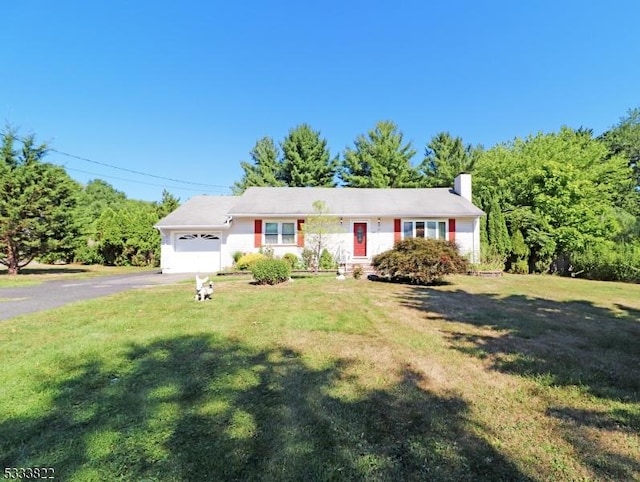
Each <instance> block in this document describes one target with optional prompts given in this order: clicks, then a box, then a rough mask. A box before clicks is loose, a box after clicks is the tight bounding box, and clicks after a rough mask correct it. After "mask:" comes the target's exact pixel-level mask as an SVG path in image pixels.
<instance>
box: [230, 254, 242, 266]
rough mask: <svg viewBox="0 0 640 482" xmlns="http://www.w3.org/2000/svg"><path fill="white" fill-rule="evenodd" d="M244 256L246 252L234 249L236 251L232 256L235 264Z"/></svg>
mask: <svg viewBox="0 0 640 482" xmlns="http://www.w3.org/2000/svg"><path fill="white" fill-rule="evenodd" d="M243 256H244V253H243V252H242V251H234V253H233V254H232V255H231V257H232V258H233V264H238V260H239V259H240V258H242V257H243Z"/></svg>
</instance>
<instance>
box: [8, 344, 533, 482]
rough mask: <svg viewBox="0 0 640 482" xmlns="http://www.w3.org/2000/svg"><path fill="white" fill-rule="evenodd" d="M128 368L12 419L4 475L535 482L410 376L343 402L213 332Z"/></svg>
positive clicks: (336, 375) (137, 359) (275, 354)
mask: <svg viewBox="0 0 640 482" xmlns="http://www.w3.org/2000/svg"><path fill="white" fill-rule="evenodd" d="M125 360H126V362H125V363H122V364H121V367H122V368H121V370H114V369H113V368H107V366H106V365H105V362H103V361H95V360H94V361H87V362H86V363H84V364H82V365H80V366H69V367H68V371H67V373H66V375H65V377H63V378H64V379H63V380H60V381H56V382H52V383H47V382H46V381H43V382H42V383H43V387H42V388H43V391H45V392H47V393H51V394H52V406H51V408H50V409H49V410H48V411H47V413H46V414H42V415H41V416H34V417H32V418H18V417H13V418H12V417H8V418H7V417H5V421H4V422H2V423H1V424H0V433H2V434H3V437H2V440H1V441H0V453H1V454H2V455H0V462H1V463H2V466H3V467H20V466H22V467H24V466H32V467H33V466H47V467H54V468H55V469H56V479H59V480H69V479H77V480H114V479H118V478H123V479H125V480H144V479H146V480H189V481H193V480H278V481H280V480H363V479H367V480H451V481H454V480H455V481H460V480H529V479H528V477H527V476H526V475H525V474H523V473H521V472H520V471H519V470H518V469H517V468H516V467H515V465H514V464H513V463H511V462H510V461H509V460H507V459H505V457H504V456H502V455H501V454H499V453H498V452H496V451H495V450H494V449H493V448H492V447H491V446H490V445H488V444H487V443H486V441H484V440H483V439H480V438H478V437H477V436H475V435H474V434H473V433H472V431H471V425H472V424H471V423H470V421H468V420H467V406H466V403H465V402H464V401H463V400H462V399H460V398H457V397H455V396H452V397H443V396H437V395H435V394H433V393H430V392H429V391H426V390H424V389H423V388H421V386H420V385H421V384H422V383H421V382H422V381H423V380H422V378H421V375H419V374H417V373H414V372H412V371H409V370H405V371H404V372H403V373H401V374H400V375H401V378H400V382H399V383H398V384H397V385H396V386H394V387H392V388H390V389H389V390H385V391H372V392H367V393H364V394H362V395H361V396H359V397H358V398H356V399H353V398H345V399H342V398H340V397H339V396H337V395H335V394H333V393H334V392H335V389H336V386H337V385H339V384H340V383H348V380H345V378H346V375H345V368H346V367H347V365H348V362H346V361H340V360H338V361H335V362H334V363H332V364H331V365H329V366H326V367H324V368H322V369H313V368H310V367H309V366H307V365H306V364H305V362H304V361H303V359H302V358H301V356H300V354H299V353H296V352H294V351H291V350H288V349H282V348H276V349H272V350H256V349H252V348H250V347H248V346H245V345H242V344H239V343H236V342H233V341H229V340H226V339H220V338H215V337H211V336H206V335H202V336H191V337H181V338H174V339H165V340H160V341H155V342H153V343H151V344H148V345H134V346H131V347H130V349H129V351H128V353H127V354H126V357H125Z"/></svg>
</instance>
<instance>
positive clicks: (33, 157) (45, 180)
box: [0, 130, 80, 274]
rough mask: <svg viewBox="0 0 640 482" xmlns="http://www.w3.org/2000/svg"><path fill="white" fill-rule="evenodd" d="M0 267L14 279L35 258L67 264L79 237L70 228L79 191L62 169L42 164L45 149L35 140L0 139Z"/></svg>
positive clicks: (8, 134) (9, 133) (5, 135)
mask: <svg viewBox="0 0 640 482" xmlns="http://www.w3.org/2000/svg"><path fill="white" fill-rule="evenodd" d="M0 137H1V139H2V147H1V148H0V264H3V265H5V266H7V269H8V273H9V274H18V272H19V271H20V269H21V268H23V267H24V266H26V265H27V264H29V263H30V262H31V261H32V260H33V259H34V258H35V257H36V256H43V255H47V254H50V255H53V256H60V257H61V258H67V257H68V256H69V253H70V252H72V250H73V240H74V238H75V237H76V235H77V232H76V225H75V224H74V222H73V208H74V206H75V203H76V200H77V195H78V192H79V191H80V186H79V185H78V184H77V183H76V182H74V181H73V180H72V179H71V178H70V177H69V176H68V175H67V173H66V172H65V171H64V169H63V168H61V167H60V166H55V165H53V164H49V163H45V162H42V158H43V157H44V155H45V154H46V152H47V147H46V145H44V144H42V145H39V146H38V145H36V144H35V139H34V137H33V136H29V137H27V138H26V139H24V140H22V149H21V151H20V152H17V151H16V150H15V149H14V144H15V142H16V141H17V140H18V138H17V136H16V135H15V133H14V132H12V131H10V130H8V131H5V132H3V133H2V134H1V135H0Z"/></svg>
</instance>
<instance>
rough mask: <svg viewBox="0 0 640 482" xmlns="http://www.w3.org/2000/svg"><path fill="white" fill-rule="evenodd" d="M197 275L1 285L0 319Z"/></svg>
mask: <svg viewBox="0 0 640 482" xmlns="http://www.w3.org/2000/svg"><path fill="white" fill-rule="evenodd" d="M194 276H195V275H193V274H160V273H144V274H140V273H136V274H122V275H114V276H100V277H96V278H89V279H69V280H60V279H59V280H53V281H45V282H44V283H41V284H38V285H33V286H21V287H16V288H0V320H6V319H8V318H13V317H14V316H18V315H24V314H27V313H34V312H36V311H43V310H49V309H51V308H56V307H58V306H63V305H66V304H68V303H73V302H75V301H82V300H88V299H92V298H99V297H100V296H107V295H112V294H114V293H120V292H121V291H126V290H130V289H135V288H148V287H152V286H157V285H167V284H174V283H178V282H180V281H183V280H187V279H195V278H194ZM194 287H195V281H194Z"/></svg>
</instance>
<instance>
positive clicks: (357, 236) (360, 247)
mask: <svg viewBox="0 0 640 482" xmlns="http://www.w3.org/2000/svg"><path fill="white" fill-rule="evenodd" d="M353 255H354V256H366V255H367V223H353Z"/></svg>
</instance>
